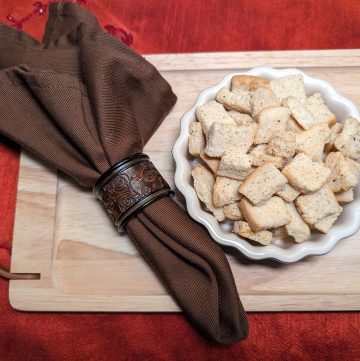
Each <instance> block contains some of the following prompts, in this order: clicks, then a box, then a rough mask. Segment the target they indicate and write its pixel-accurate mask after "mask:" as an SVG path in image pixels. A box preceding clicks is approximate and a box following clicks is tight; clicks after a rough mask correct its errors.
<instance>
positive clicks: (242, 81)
mask: <svg viewBox="0 0 360 361" xmlns="http://www.w3.org/2000/svg"><path fill="white" fill-rule="evenodd" d="M268 84H269V80H267V79H264V78H261V77H258V76H254V75H235V76H233V77H232V79H231V91H232V92H236V91H238V90H240V91H242V90H244V89H246V90H255V88H257V87H259V86H263V87H265V88H266V87H267V86H268Z"/></svg>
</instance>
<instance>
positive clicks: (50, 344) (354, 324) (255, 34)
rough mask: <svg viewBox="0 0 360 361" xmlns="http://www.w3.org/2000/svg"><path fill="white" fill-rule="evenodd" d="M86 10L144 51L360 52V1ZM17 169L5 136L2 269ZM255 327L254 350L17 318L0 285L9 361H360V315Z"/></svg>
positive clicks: (71, 319) (190, 337)
mask: <svg viewBox="0 0 360 361" xmlns="http://www.w3.org/2000/svg"><path fill="white" fill-rule="evenodd" d="M33 1H34V0H13V1H3V3H1V2H0V22H4V23H9V22H8V21H7V20H6V16H7V15H12V16H13V17H14V18H15V19H16V20H19V19H21V18H23V17H26V16H27V15H29V14H31V13H32V11H33V10H34V9H35V7H34V6H33ZM81 2H82V6H84V7H86V8H87V9H90V10H91V11H94V12H95V13H96V15H97V16H98V18H99V20H100V22H101V23H102V25H104V26H105V25H109V24H110V25H112V26H114V27H115V28H117V27H127V28H128V29H129V30H130V31H131V32H132V34H133V35H134V37H135V44H134V46H133V47H134V48H135V49H136V50H138V51H139V52H142V53H165V52H194V51H224V50H265V49H269V50H275V49H279V50H282V49H325V48H359V47H360V38H359V34H360V2H359V0H342V1H341V0H322V1H321V0H288V1H284V0H223V1H221V0H197V1H195V0H170V1H169V0H122V1H118V0H107V1H104V0H103V1H102V0H86V1H84V0H82V1H81ZM45 19H46V15H45V16H40V15H39V14H35V15H33V16H32V17H30V19H28V20H26V21H25V22H24V26H23V29H24V30H25V31H27V32H29V33H31V34H32V35H34V36H36V37H37V38H41V34H42V32H43V29H44V26H45ZM359 86H360V85H359ZM0 96H1V95H0ZM0 121H1V116H0ZM17 171H18V150H17V148H16V146H14V145H13V144H11V143H10V142H9V141H7V140H5V139H4V138H0V189H1V190H2V193H1V199H0V262H2V263H6V264H8V263H9V258H10V249H11V238H12V227H13V217H14V209H15V198H16V183H17ZM29 237H31V235H29ZM350 276H351V277H353V276H354V275H349V277H350ZM249 322H250V329H251V331H250V336H249V338H248V339H247V340H246V341H245V342H242V343H238V344H236V345H232V346H223V347H221V346H211V345H209V344H207V343H206V341H204V340H203V339H202V338H201V337H200V336H199V335H198V334H197V333H196V332H195V331H194V330H193V329H192V328H191V327H190V326H189V324H188V323H187V322H186V321H185V320H184V319H183V317H182V316H181V315H145V314H136V315H129V314H49V313H42V314H35V313H33V314H32V313H20V312H16V311H14V310H12V309H11V307H10V306H9V303H8V284H7V282H6V281H4V280H2V279H0V360H1V361H8V360H21V361H25V360H46V361H53V360H56V361H58V360H359V359H360V313H354V312H353V313H349V312H347V313H340V312H336V313H265V314H264V313H263V314H254V313H253V314H250V315H249Z"/></svg>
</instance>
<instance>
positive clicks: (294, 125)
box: [286, 116, 304, 133]
mask: <svg viewBox="0 0 360 361" xmlns="http://www.w3.org/2000/svg"><path fill="white" fill-rule="evenodd" d="M286 130H287V131H288V132H289V131H290V132H295V133H300V132H302V131H303V130H304V128H303V127H301V126H300V124H299V123H298V122H297V121H296V120H295V119H294V118H293V117H292V116H290V117H289V120H288V122H287V126H286Z"/></svg>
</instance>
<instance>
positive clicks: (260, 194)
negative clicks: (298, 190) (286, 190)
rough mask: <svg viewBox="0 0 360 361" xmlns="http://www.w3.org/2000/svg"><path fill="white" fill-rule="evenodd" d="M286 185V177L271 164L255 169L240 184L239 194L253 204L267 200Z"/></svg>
mask: <svg viewBox="0 0 360 361" xmlns="http://www.w3.org/2000/svg"><path fill="white" fill-rule="evenodd" d="M286 183H287V179H286V177H284V176H283V175H282V174H281V172H280V171H279V170H278V169H277V168H276V167H275V166H274V164H272V163H265V164H264V165H262V166H260V167H258V168H256V170H255V171H254V172H252V173H251V174H250V175H249V176H248V177H247V178H246V179H245V181H244V182H243V183H242V184H241V186H240V188H239V192H240V193H241V194H243V195H244V196H246V197H247V198H248V199H249V200H250V201H251V202H252V203H253V204H260V203H263V202H265V201H266V200H268V199H269V198H270V197H271V196H272V195H273V194H274V193H276V192H278V191H279V190H280V189H282V187H283V186H284V185H285V184H286Z"/></svg>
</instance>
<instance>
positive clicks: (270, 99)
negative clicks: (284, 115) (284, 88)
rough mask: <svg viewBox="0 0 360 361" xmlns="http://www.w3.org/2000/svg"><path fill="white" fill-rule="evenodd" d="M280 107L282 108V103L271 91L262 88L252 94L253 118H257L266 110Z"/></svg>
mask: <svg viewBox="0 0 360 361" xmlns="http://www.w3.org/2000/svg"><path fill="white" fill-rule="evenodd" d="M278 106H280V102H279V100H278V99H277V98H276V96H275V94H274V93H273V92H272V91H271V90H270V89H268V88H263V87H260V88H257V89H256V90H255V91H254V92H253V93H252V98H251V107H252V112H251V115H252V116H253V117H256V116H257V115H258V114H259V113H260V112H261V111H262V110H263V109H265V108H268V107H278Z"/></svg>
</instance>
